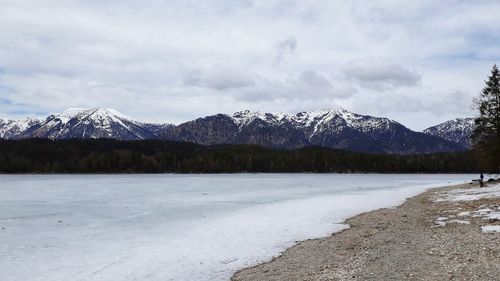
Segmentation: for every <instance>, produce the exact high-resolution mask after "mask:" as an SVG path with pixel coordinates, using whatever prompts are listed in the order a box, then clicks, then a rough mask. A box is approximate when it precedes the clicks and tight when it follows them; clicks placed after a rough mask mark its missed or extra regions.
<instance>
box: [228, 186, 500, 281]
mask: <svg viewBox="0 0 500 281" xmlns="http://www.w3.org/2000/svg"><path fill="white" fill-rule="evenodd" d="M346 223H347V224H349V225H350V226H351V227H350V228H348V229H346V230H344V231H342V232H338V233H335V234H333V235H332V236H330V237H326V238H321V239H314V240H307V241H304V242H301V243H299V244H297V245H295V246H294V247H292V248H290V249H288V250H286V251H285V252H283V254H282V255H281V256H279V257H276V258H274V259H273V260H272V261H270V262H267V263H263V264H260V265H257V266H255V267H251V268H247V269H244V270H241V271H239V272H237V273H236V274H235V275H234V276H233V278H232V280H233V281H243V280H252V281H255V280H259V281H262V280H283V281H285V280H286V281H295V280H296V281H299V280H300V281H303V280H500V183H498V181H497V182H495V183H488V184H487V186H486V187H484V188H479V185H478V184H463V185H459V186H452V187H444V188H436V189H431V190H429V191H427V192H425V193H422V194H420V195H418V196H416V197H413V198H411V199H408V200H407V201H406V202H405V203H404V204H403V205H401V206H399V207H397V208H389V209H379V210H375V211H372V212H369V213H365V214H361V215H358V216H356V217H353V218H351V219H349V220H347V221H346Z"/></svg>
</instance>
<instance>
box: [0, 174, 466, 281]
mask: <svg viewBox="0 0 500 281" xmlns="http://www.w3.org/2000/svg"><path fill="white" fill-rule="evenodd" d="M471 178H472V176H471V175H370V174H367V175H357V174H354V175H353V174H351V175H338V174H329V175H326V174H320V175H318V174H234V175H39V176H38V175H0V272H2V280H4V281H8V280H16V281H18V280H47V281H48V280H50V281H56V280H61V281H68V280H103V281H104V280H106V281H109V280H113V281H120V280H153V281H156V280H162V281H164V280H228V279H229V278H230V276H231V275H232V273H234V272H235V271H236V270H238V269H240V268H243V267H247V266H250V265H254V264H256V263H259V262H262V261H265V260H268V259H270V258H271V257H273V256H276V255H278V254H279V253H280V252H281V251H283V250H284V249H286V248H288V247H290V246H292V245H293V244H295V243H296V241H300V240H305V239H308V238H317V237H322V236H327V235H329V234H330V233H332V232H334V231H338V230H341V229H344V228H345V227H347V226H346V225H344V224H342V222H343V221H344V220H345V219H346V218H348V217H351V216H354V215H356V214H359V213H362V212H366V211H369V210H373V209H377V208H381V207H389V206H394V205H397V204H400V203H402V202H403V201H404V199H405V198H408V197H410V196H413V195H416V194H418V193H420V192H423V191H424V190H425V189H427V188H429V187H432V186H441V185H447V184H454V183H461V182H464V181H466V180H470V179H471Z"/></svg>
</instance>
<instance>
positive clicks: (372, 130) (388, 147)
mask: <svg viewBox="0 0 500 281" xmlns="http://www.w3.org/2000/svg"><path fill="white" fill-rule="evenodd" d="M0 137H1V138H10V139H15V138H32V137H40V138H51V139H68V138H115V139H121V140H140V139H166V140H175V141H188V142H195V143H199V144H204V145H212V144H257V145H262V146H266V147H272V148H287V149H289V148H299V147H304V146H308V145H316V146H324V147H331V148H338V149H347V150H356V151H364V152H385V153H402V154H405V153H431V152H442V151H457V150H462V149H464V146H463V145H461V144H457V143H453V142H450V141H448V140H445V139H443V138H441V137H438V136H432V135H430V134H424V133H418V132H414V131H412V130H410V129H408V128H406V127H405V126H403V125H402V124H400V123H398V122H396V121H393V120H390V119H387V118H381V117H373V116H368V115H361V114H356V113H353V112H349V111H347V110H345V109H343V108H341V107H338V106H333V107H330V108H325V109H321V110H317V111H310V112H300V113H297V114H295V115H292V114H285V113H261V112H252V111H248V110H245V111H240V112H236V113H234V114H233V115H232V116H230V115H227V114H216V115H212V116H206V117H203V118H198V119H195V120H192V121H188V122H185V123H182V124H180V125H177V126H174V125H170V124H147V123H142V122H137V121H134V120H132V118H130V117H127V116H126V115H124V114H122V113H120V112H118V111H116V110H113V109H109V108H93V109H88V108H70V109H67V110H65V111H63V112H61V113H59V114H55V115H51V116H49V117H47V118H46V119H45V120H38V121H37V120H36V119H25V120H20V121H12V120H0Z"/></svg>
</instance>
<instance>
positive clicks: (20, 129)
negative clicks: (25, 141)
mask: <svg viewBox="0 0 500 281" xmlns="http://www.w3.org/2000/svg"><path fill="white" fill-rule="evenodd" d="M40 123H41V119H39V118H36V117H27V118H24V119H20V120H10V119H0V138H15V137H16V136H18V135H20V134H22V133H24V132H25V131H26V130H27V129H28V128H31V127H34V126H38V125H39V124H40Z"/></svg>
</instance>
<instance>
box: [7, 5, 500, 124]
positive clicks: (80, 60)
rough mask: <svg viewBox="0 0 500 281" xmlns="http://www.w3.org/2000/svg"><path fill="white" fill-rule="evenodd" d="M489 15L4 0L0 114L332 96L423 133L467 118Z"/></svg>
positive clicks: (480, 11) (486, 47) (236, 104)
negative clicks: (448, 121) (439, 124)
mask: <svg viewBox="0 0 500 281" xmlns="http://www.w3.org/2000/svg"><path fill="white" fill-rule="evenodd" d="M499 15H500V1H493V0H492V1H480V0H469V1H458V0H455V1H452V0H443V1H436V0H419V1H401V0H379V1H366V0H363V1H356V0H345V1H335V0H325V1H319V0H318V1H312V0H311V1H308V0H296V1H292V0H290V1H288V0H199V1H196V0H170V1H169V0H163V1H159V0H141V1H137V0H120V1H118V0H81V1H76V0H75V1H73V0H32V1H27V0H0V117H10V118H19V117H24V116H28V115H40V116H44V115H47V114H49V113H55V112H59V111H62V110H64V109H66V108H68V107H111V108H114V109H116V110H119V111H121V112H123V113H125V114H127V115H129V116H132V117H134V118H136V119H138V120H143V121H156V122H172V123H179V122H183V121H187V120H190V119H193V118H196V117H200V116H205V115H210V114H214V113H219V112H222V113H233V112H235V111H239V110H243V109H250V110H259V111H266V112H276V111H281V112H288V113H297V112H299V111H308V110H314V109H321V108H326V107H329V106H331V105H340V106H342V107H344V108H346V109H347V110H350V111H354V112H357V113H362V114H370V115H375V116H384V117H389V118H391V119H394V120H397V121H399V122H401V123H403V124H405V125H407V126H408V127H410V128H412V129H416V130H420V129H423V128H425V127H427V126H430V125H434V124H436V123H439V122H442V121H445V120H448V119H451V118H455V117H464V116H473V115H474V112H473V111H472V110H471V100H472V98H473V97H474V96H476V95H477V94H478V93H479V91H480V90H481V88H482V86H483V81H484V79H485V78H486V76H487V75H488V73H489V71H490V69H491V66H492V65H493V64H494V63H498V62H500V21H499Z"/></svg>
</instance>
